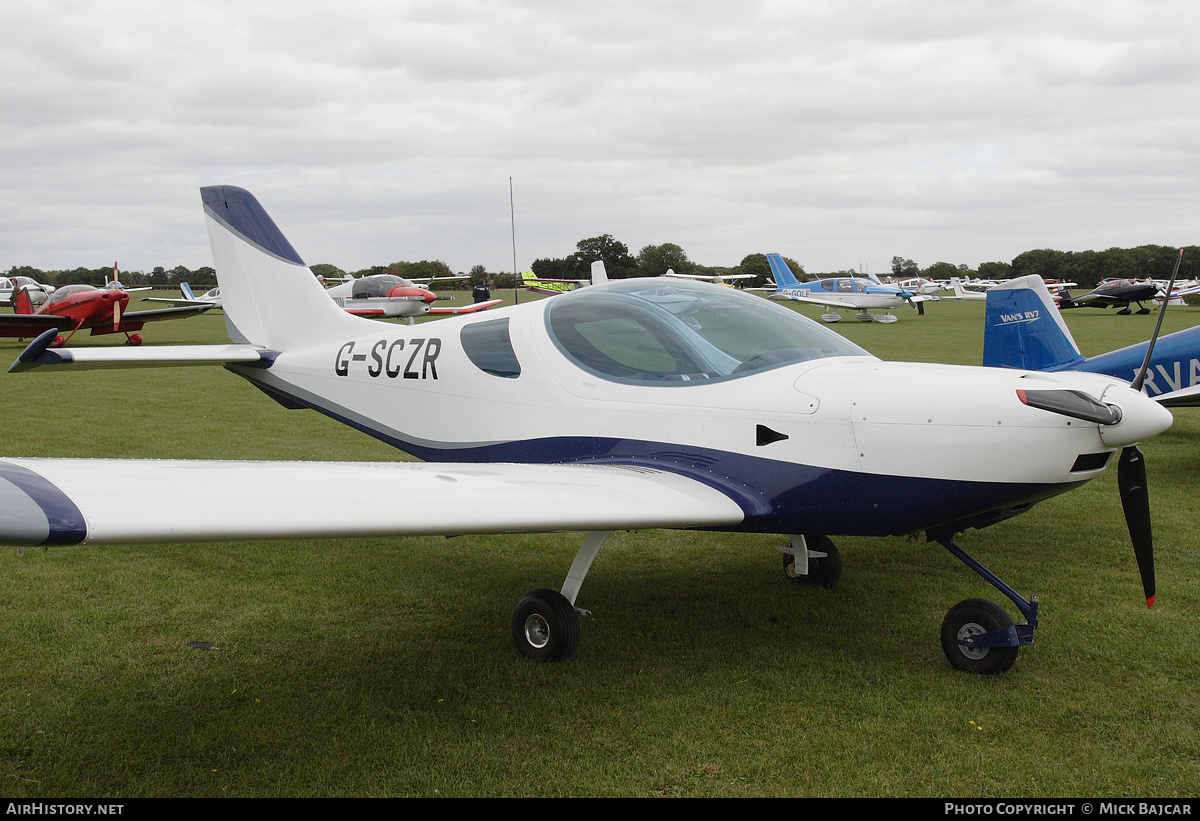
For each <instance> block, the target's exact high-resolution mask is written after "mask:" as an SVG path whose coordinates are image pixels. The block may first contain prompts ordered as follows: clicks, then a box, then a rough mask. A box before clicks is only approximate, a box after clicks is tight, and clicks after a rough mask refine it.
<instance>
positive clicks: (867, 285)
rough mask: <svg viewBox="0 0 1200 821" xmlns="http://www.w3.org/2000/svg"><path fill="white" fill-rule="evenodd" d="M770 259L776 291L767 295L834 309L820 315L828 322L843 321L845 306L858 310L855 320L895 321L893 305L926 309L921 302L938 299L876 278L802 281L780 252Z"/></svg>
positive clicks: (831, 278)
mask: <svg viewBox="0 0 1200 821" xmlns="http://www.w3.org/2000/svg"><path fill="white" fill-rule="evenodd" d="M767 262H768V263H770V265H771V276H772V277H774V279H775V290H774V291H773V292H771V293H769V294H768V295H767V296H768V297H769V298H771V299H794V300H797V301H799V302H811V303H812V304H814V305H823V306H825V307H826V308H831V309H832V310H831V311H827V312H826V313H824V314H822V315H821V319H823V320H824V321H826V322H838V321H840V320H841V318H842V315H841V314H840V313H838V312H839V311H840V310H841V309H843V308H851V309H853V310H855V311H856V312H857V313H855V315H854V317H855V319H858V320H860V321H862V322H871V321H872V320H874V321H875V322H883V323H890V322H895V321H896V316H894V315H893V314H891V313H888V311H890V310H891V309H892V308H896V307H899V306H900V305H903V304H904V303H905V302H909V303H912V304H913V305H914V306H917V307H919V308H920V309H921V310H922V311H923V310H924V307H923V306H922V304H921V303H923V302H925V301H926V300H930V299H936V297H932V296H924V295H919V294H914V293H913V292H911V291H905V290H904V289H902V288H897V287H895V286H893V285H884V284H882V283H881V282H879V280H877V279H874V278H871V279H859V278H858V277H830V278H828V279H819V280H817V281H815V282H800V281H799V280H797V279H796V276H795V274H793V273H792V269H791V268H789V267H788V264H787V263H786V262H784V260H783V257H782V256H781V255H779V254H767ZM872 310H883V311H884V313H882V314H873V313H871V311H872Z"/></svg>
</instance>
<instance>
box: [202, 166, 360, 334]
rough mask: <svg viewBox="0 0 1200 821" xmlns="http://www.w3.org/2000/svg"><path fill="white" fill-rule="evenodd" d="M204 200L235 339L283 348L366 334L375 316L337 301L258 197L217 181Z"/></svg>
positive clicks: (219, 281) (219, 280)
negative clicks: (365, 316) (363, 315)
mask: <svg viewBox="0 0 1200 821" xmlns="http://www.w3.org/2000/svg"><path fill="white" fill-rule="evenodd" d="M200 197H201V200H202V201H203V203H204V217H205V222H206V223H207V224H208V239H209V242H210V243H211V245H212V254H213V263H214V266H215V267H216V271H217V284H218V285H219V286H220V288H221V296H222V300H223V305H224V309H225V325H226V328H227V330H228V331H229V337H230V338H231V339H232V340H233V341H234V342H248V343H250V344H252V345H261V346H263V347H265V348H269V349H271V350H276V351H283V350H287V349H288V348H293V347H298V346H302V345H308V344H313V343H317V342H321V341H323V340H326V339H333V338H336V337H342V336H345V335H346V334H354V333H356V332H361V331H362V323H363V322H366V321H369V320H362V319H359V318H357V317H354V316H351V315H350V314H347V313H346V312H345V311H343V310H342V309H341V308H339V307H338V306H337V305H335V304H334V302H333V300H332V299H330V298H329V295H328V294H326V293H325V289H324V288H322V287H321V284H320V283H319V282H318V281H317V278H316V277H315V276H313V273H312V271H310V270H309V268H308V266H307V265H305V264H304V260H302V259H301V258H300V255H299V254H298V253H296V250H295V249H294V248H293V247H292V245H291V243H290V242H288V241H287V238H286V237H284V235H283V232H282V231H280V230H279V228H278V227H277V226H276V225H275V223H274V222H273V221H272V220H271V218H270V217H269V216H268V215H267V212H266V211H265V210H264V209H263V207H262V206H261V205H259V203H258V200H256V199H255V198H254V195H253V194H251V193H250V192H249V191H246V190H245V189H243V188H237V187H235V186H232V185H213V186H208V187H205V188H201V189H200Z"/></svg>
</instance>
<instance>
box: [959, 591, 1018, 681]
mask: <svg viewBox="0 0 1200 821" xmlns="http://www.w3.org/2000/svg"><path fill="white" fill-rule="evenodd" d="M1018 641H1019V639H1018V637H1017V629H1016V626H1015V625H1014V624H1013V620H1012V619H1011V618H1009V615H1008V613H1007V612H1006V611H1005V610H1004V608H1003V607H1001V606H1000V605H998V604H996V603H994V602H990V601H988V600H986V599H967V600H966V601H961V602H959V603H958V604H956V605H954V606H953V607H951V608H950V612H949V613H947V614H946V618H945V619H944V620H943V621H942V652H943V653H945V654H946V658H947V659H948V660H949V661H950V664H951V665H952V666H953V667H954V668H955V669H958V670H962V671H964V672H967V673H978V674H979V675H985V676H988V675H995V674H996V673H1003V672H1004V671H1005V670H1008V669H1009V668H1010V667H1012V666H1013V662H1015V661H1016V660H1017V644H1016V643H1017V642H1018Z"/></svg>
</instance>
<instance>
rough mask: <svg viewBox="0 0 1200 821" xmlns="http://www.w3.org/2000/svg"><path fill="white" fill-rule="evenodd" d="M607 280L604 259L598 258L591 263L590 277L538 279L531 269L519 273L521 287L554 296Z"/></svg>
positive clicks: (600, 283) (601, 283)
mask: <svg viewBox="0 0 1200 821" xmlns="http://www.w3.org/2000/svg"><path fill="white" fill-rule="evenodd" d="M606 282H608V273H607V271H606V270H605V268H604V260H602V259H598V260H596V261H595V262H593V263H592V278H591V279H538V278H537V277H536V276H534V273H533V271H524V272H523V273H522V274H521V287H522V288H524V289H525V290H527V291H533V292H534V293H536V294H546V295H547V296H554V295H556V294H565V293H568V292H569V291H574V290H575V289H576V288H583V287H584V286H587V285H603V284H604V283H606Z"/></svg>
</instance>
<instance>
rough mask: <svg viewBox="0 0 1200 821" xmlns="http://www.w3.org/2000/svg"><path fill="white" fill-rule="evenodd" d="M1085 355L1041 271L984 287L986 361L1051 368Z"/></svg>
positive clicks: (1076, 362)
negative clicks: (1047, 286)
mask: <svg viewBox="0 0 1200 821" xmlns="http://www.w3.org/2000/svg"><path fill="white" fill-rule="evenodd" d="M1083 361H1084V358H1083V356H1082V355H1081V354H1080V353H1079V346H1077V345H1076V344H1075V340H1074V339H1073V338H1072V337H1071V332H1070V331H1069V330H1067V325H1066V323H1065V322H1063V318H1062V315H1061V314H1060V313H1059V312H1058V308H1056V307H1055V305H1054V299H1053V298H1052V297H1051V296H1050V291H1049V289H1048V288H1046V283H1045V282H1043V281H1042V278H1041V277H1039V276H1027V277H1020V278H1019V279H1012V280H1009V281H1008V282H1004V283H1001V284H1000V285H997V286H994V287H992V288H990V289H989V290H988V292H987V310H986V312H985V313H984V329H983V364H984V365H987V366H989V367H993V368H1021V369H1023V370H1031V371H1053V370H1063V369H1068V368H1072V367H1077V366H1078V365H1079V364H1081V363H1082V362H1083Z"/></svg>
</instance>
